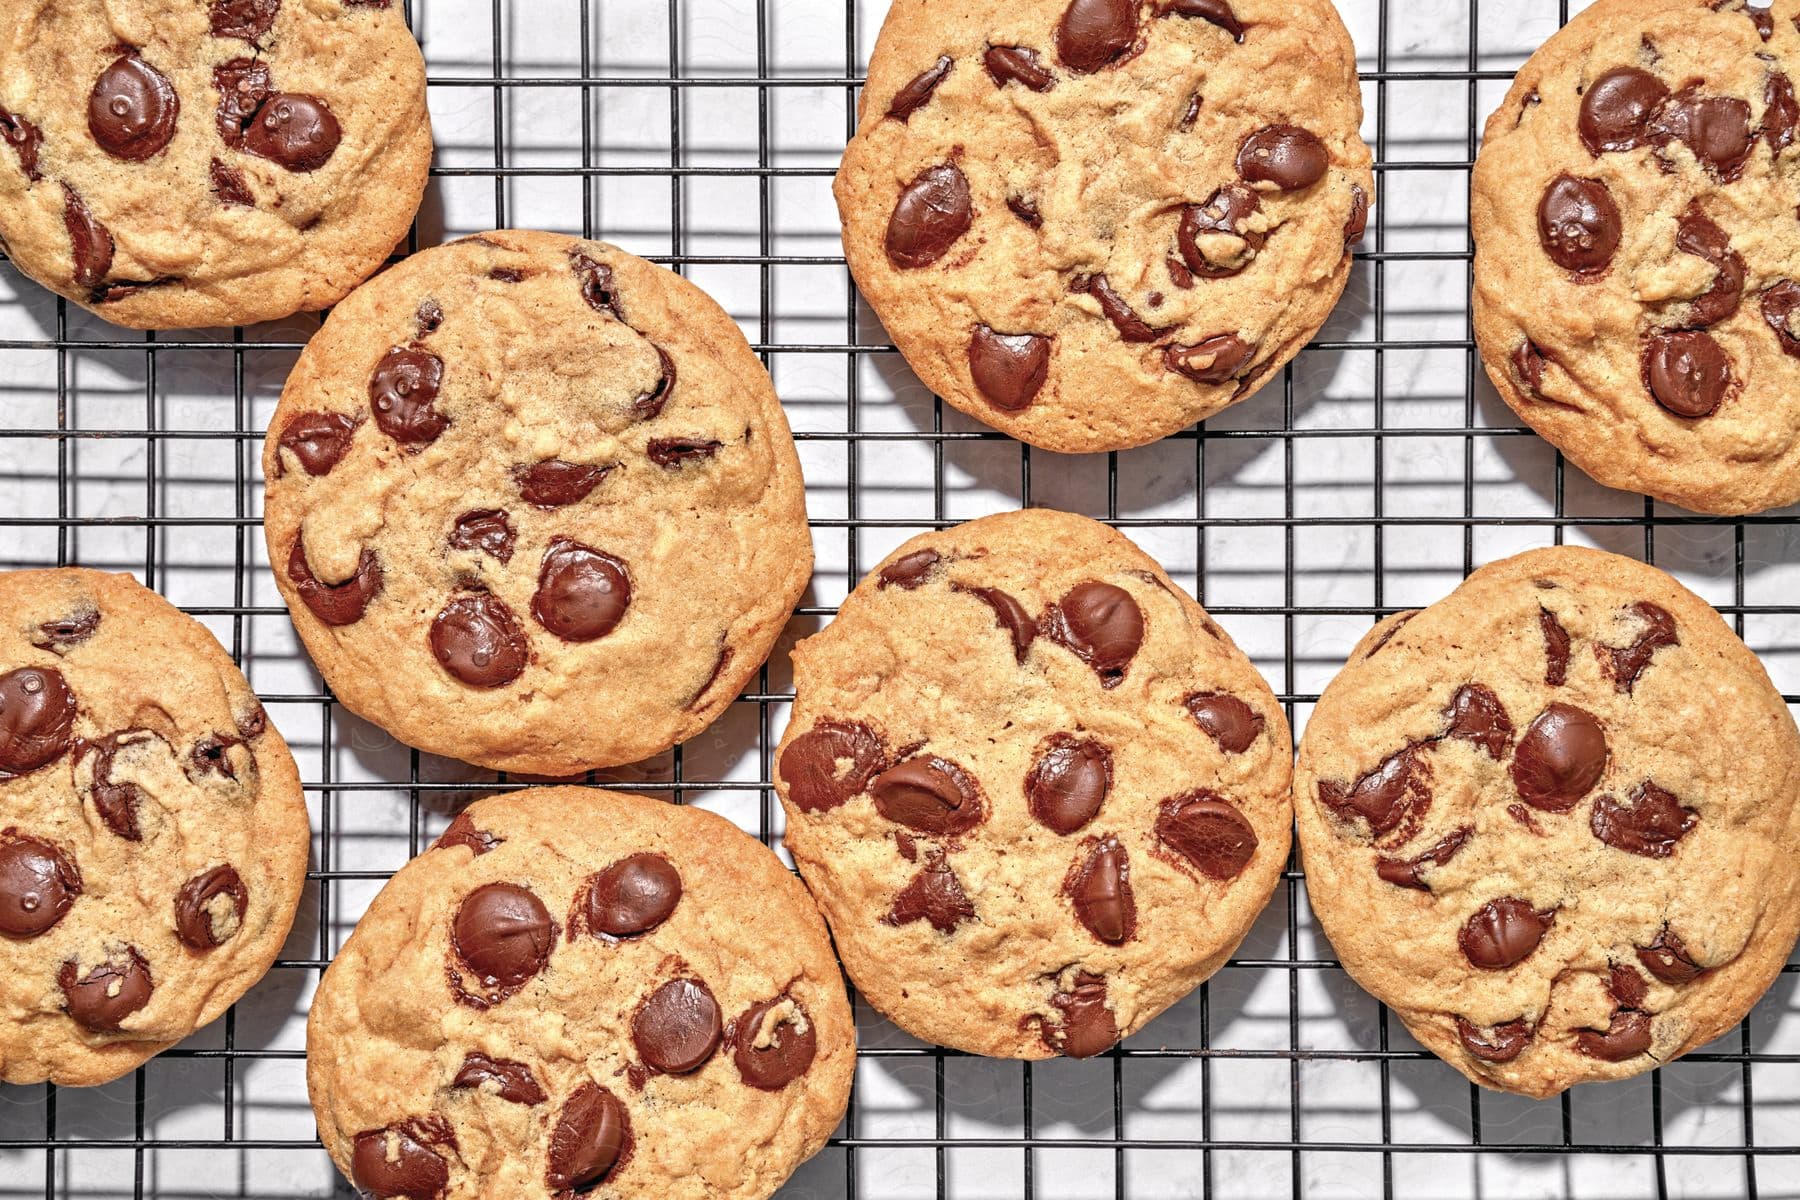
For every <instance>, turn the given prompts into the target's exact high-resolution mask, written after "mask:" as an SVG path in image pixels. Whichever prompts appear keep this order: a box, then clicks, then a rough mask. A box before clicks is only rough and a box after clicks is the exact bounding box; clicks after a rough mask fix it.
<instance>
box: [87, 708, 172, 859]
mask: <svg viewBox="0 0 1800 1200" xmlns="http://www.w3.org/2000/svg"><path fill="white" fill-rule="evenodd" d="M152 738H155V739H157V740H158V741H161V740H162V739H161V737H160V735H158V734H155V733H152V732H151V731H150V730H148V729H123V730H120V731H118V732H117V733H109V734H106V735H105V736H104V737H98V738H92V739H89V740H85V741H83V742H82V743H81V745H80V746H79V747H78V748H77V749H76V752H75V753H76V761H77V762H80V761H81V760H82V759H84V758H86V757H87V756H88V755H90V754H92V755H93V757H94V764H93V767H92V768H91V772H90V778H91V780H92V782H91V784H90V785H89V786H88V788H87V789H86V791H87V796H86V798H87V799H90V800H92V801H93V804H94V811H95V812H96V813H98V814H99V816H100V819H101V821H103V822H104V823H105V824H106V827H107V828H108V829H110V830H112V832H113V834H114V835H115V836H117V837H121V838H124V839H125V840H126V841H128V842H138V841H142V840H143V837H144V835H143V831H142V830H140V829H139V828H138V819H137V810H138V805H139V804H140V803H141V802H142V801H143V798H144V797H143V793H142V792H141V791H139V790H138V785H137V784H135V783H132V782H131V781H130V780H122V781H118V782H115V781H114V780H113V777H112V766H113V759H114V757H115V756H117V754H118V752H119V751H120V749H122V748H123V747H125V746H130V745H135V744H138V743H140V742H146V741H149V740H150V739H152ZM165 745H166V743H165Z"/></svg>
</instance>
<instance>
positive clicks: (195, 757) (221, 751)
mask: <svg viewBox="0 0 1800 1200" xmlns="http://www.w3.org/2000/svg"><path fill="white" fill-rule="evenodd" d="M241 745H243V743H242V742H241V741H239V740H238V739H237V738H234V737H230V736H228V735H224V734H217V733H211V734H208V735H206V736H205V737H203V738H201V739H200V740H199V741H197V742H195V743H194V747H193V749H191V750H189V751H188V761H189V762H191V763H192V764H193V769H192V770H191V771H189V772H188V774H189V776H190V777H192V778H195V779H196V780H197V779H199V778H201V777H204V776H206V775H218V776H220V777H221V778H224V779H230V780H234V781H235V780H236V779H237V771H236V769H235V768H234V767H233V766H232V762H231V753H230V751H231V748H232V747H233V746H241Z"/></svg>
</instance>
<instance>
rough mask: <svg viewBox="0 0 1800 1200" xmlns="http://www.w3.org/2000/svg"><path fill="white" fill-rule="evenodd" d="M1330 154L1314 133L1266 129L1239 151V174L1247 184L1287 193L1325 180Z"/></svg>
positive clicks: (1283, 127) (1287, 128) (1248, 139)
mask: <svg viewBox="0 0 1800 1200" xmlns="http://www.w3.org/2000/svg"><path fill="white" fill-rule="evenodd" d="M1330 166H1331V153H1330V152H1329V151H1328V150H1326V149H1325V143H1324V142H1322V141H1320V140H1319V137H1318V135H1317V134H1315V133H1313V132H1312V131H1311V130H1307V129H1302V128H1300V126H1298V125H1265V126H1263V127H1262V128H1261V129H1258V130H1257V131H1256V132H1255V133H1252V134H1250V135H1249V136H1248V137H1246V138H1245V139H1244V141H1243V143H1242V144H1241V145H1240V146H1239V147H1238V153H1237V172H1238V176H1239V178H1241V179H1243V180H1244V181H1245V182H1247V183H1272V184H1274V185H1275V186H1276V187H1277V188H1279V189H1280V190H1282V191H1284V192H1297V191H1299V190H1301V189H1302V188H1309V187H1311V186H1312V185H1313V184H1315V183H1317V182H1319V180H1321V179H1323V178H1325V172H1326V171H1327V170H1328V169H1329V168H1330Z"/></svg>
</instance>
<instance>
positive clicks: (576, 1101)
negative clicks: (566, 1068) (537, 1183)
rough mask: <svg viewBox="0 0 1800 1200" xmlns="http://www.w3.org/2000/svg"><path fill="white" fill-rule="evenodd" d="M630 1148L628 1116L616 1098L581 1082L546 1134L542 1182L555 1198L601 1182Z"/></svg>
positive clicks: (629, 1118)
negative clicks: (546, 1161) (546, 1157)
mask: <svg viewBox="0 0 1800 1200" xmlns="http://www.w3.org/2000/svg"><path fill="white" fill-rule="evenodd" d="M630 1148H631V1117H630V1115H629V1114H628V1113H627V1112H626V1111H625V1106H624V1105H623V1104H621V1103H620V1102H619V1098H618V1097H617V1096H614V1095H613V1094H612V1093H611V1092H609V1091H607V1090H606V1089H605V1088H603V1087H601V1086H600V1085H599V1084H597V1083H584V1084H582V1085H581V1086H580V1087H578V1088H576V1089H575V1094H574V1095H572V1096H570V1097H569V1099H568V1100H567V1102H565V1103H564V1104H563V1109H562V1115H561V1116H559V1117H557V1119H556V1128H555V1130H553V1131H552V1132H551V1134H550V1155H549V1159H550V1161H549V1165H548V1166H547V1167H546V1168H545V1171H544V1182H545V1183H546V1184H548V1185H549V1187H550V1190H551V1191H552V1192H555V1193H557V1194H559V1195H561V1194H566V1193H567V1192H569V1191H573V1190H575V1189H581V1190H584V1191H585V1190H586V1189H587V1188H588V1186H589V1185H591V1184H597V1183H600V1182H601V1181H603V1180H604V1179H605V1178H606V1177H607V1176H608V1175H610V1174H611V1173H612V1170H613V1168H614V1167H616V1166H617V1165H618V1164H619V1162H620V1160H621V1159H623V1158H624V1157H625V1156H626V1154H627V1152H628V1151H629V1150H630Z"/></svg>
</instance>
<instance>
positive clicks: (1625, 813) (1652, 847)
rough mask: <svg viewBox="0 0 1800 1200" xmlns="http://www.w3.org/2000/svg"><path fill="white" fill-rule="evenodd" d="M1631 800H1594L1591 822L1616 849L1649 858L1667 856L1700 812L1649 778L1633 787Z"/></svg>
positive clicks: (1599, 835) (1606, 797)
mask: <svg viewBox="0 0 1800 1200" xmlns="http://www.w3.org/2000/svg"><path fill="white" fill-rule="evenodd" d="M1629 799H1630V801H1631V802H1630V804H1629V805H1625V804H1621V803H1620V802H1619V801H1617V800H1615V799H1613V798H1612V797H1611V796H1602V797H1600V798H1599V799H1598V800H1596V801H1594V815H1593V818H1592V820H1591V822H1590V825H1591V827H1592V829H1593V831H1594V836H1595V837H1597V838H1599V839H1600V840H1601V841H1603V842H1605V843H1606V844H1607V845H1608V846H1611V847H1612V848H1613V849H1615V850H1623V851H1625V852H1626V853H1627V854H1638V855H1642V856H1643V857H1645V858H1667V857H1669V855H1671V854H1673V853H1675V843H1676V842H1679V841H1680V840H1681V839H1682V838H1683V837H1685V836H1687V832H1688V830H1690V829H1692V828H1693V827H1694V825H1695V824H1696V823H1697V822H1698V821H1699V820H1700V814H1699V813H1697V812H1695V811H1694V810H1693V809H1691V808H1687V807H1685V806H1684V805H1683V804H1682V803H1681V802H1680V801H1679V800H1677V799H1676V798H1675V795H1674V793H1672V792H1670V791H1668V790H1666V789H1664V788H1661V787H1658V786H1657V785H1656V784H1654V783H1651V782H1650V781H1648V780H1645V781H1644V782H1643V783H1640V784H1638V786H1637V787H1636V788H1634V789H1633V790H1632V793H1631V796H1630V798H1629Z"/></svg>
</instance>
